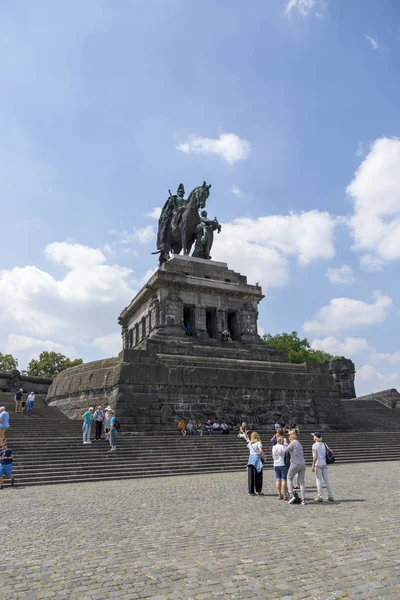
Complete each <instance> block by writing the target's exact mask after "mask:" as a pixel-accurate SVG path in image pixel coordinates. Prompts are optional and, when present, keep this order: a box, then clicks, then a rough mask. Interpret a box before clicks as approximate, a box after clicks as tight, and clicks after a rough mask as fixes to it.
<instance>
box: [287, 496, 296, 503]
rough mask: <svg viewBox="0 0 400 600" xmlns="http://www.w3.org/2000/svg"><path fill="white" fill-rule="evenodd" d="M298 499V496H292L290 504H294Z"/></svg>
mask: <svg viewBox="0 0 400 600" xmlns="http://www.w3.org/2000/svg"><path fill="white" fill-rule="evenodd" d="M295 500H296V496H292V497H291V498H289V502H288V504H293V502H294V501H295Z"/></svg>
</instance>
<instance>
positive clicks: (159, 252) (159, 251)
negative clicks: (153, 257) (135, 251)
mask: <svg viewBox="0 0 400 600" xmlns="http://www.w3.org/2000/svg"><path fill="white" fill-rule="evenodd" d="M161 252H162V250H156V252H152V254H161Z"/></svg>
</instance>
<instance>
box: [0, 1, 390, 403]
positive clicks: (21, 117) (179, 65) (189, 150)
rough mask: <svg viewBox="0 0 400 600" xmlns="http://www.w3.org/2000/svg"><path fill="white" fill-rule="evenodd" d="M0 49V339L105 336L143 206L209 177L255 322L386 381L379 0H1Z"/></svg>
mask: <svg viewBox="0 0 400 600" xmlns="http://www.w3.org/2000/svg"><path fill="white" fill-rule="evenodd" d="M0 56H1V60H0V81H1V89H2V93H1V94H0V130H1V136H0V198H1V209H2V210H1V216H2V219H1V221H2V234H1V236H0V251H1V254H0V256H1V263H0V267H1V269H2V271H1V273H0V342H1V344H0V351H3V352H8V351H10V352H12V353H13V354H14V355H15V356H17V357H18V358H19V364H20V366H21V367H24V366H26V363H27V361H28V360H29V359H30V358H31V357H32V356H36V355H37V354H38V353H39V352H40V351H41V350H42V349H56V350H59V351H61V352H64V353H66V354H69V355H71V356H72V355H73V356H76V355H78V356H82V357H83V358H84V360H89V359H96V358H101V357H103V356H109V355H111V354H114V355H115V354H116V353H117V352H118V350H119V348H120V334H119V330H118V326H117V317H118V314H119V313H120V311H121V310H122V308H124V306H126V304H127V303H128V302H129V300H130V299H131V297H132V295H133V294H134V293H135V292H136V291H137V290H138V289H140V287H141V285H143V283H144V282H145V281H146V279H147V277H148V275H149V272H151V270H152V269H154V268H155V267H156V263H157V261H156V258H155V257H154V256H152V255H151V251H152V250H154V245H155V230H156V225H157V220H156V219H155V218H154V216H155V215H156V214H157V210H156V209H157V207H160V206H161V205H162V204H163V203H164V201H165V200H166V197H167V190H168V188H170V189H176V187H177V186H178V184H179V183H180V182H181V181H182V182H183V183H184V184H185V187H186V191H187V193H188V192H189V191H190V190H191V189H192V188H194V187H195V186H197V185H199V183H201V182H202V181H203V180H204V179H205V180H206V181H207V182H211V183H212V190H211V196H210V198H209V201H208V205H207V208H208V211H209V214H210V216H212V217H213V216H217V217H218V219H219V220H220V221H221V222H222V223H223V231H222V233H221V235H220V236H218V239H217V241H216V244H215V247H214V248H213V257H214V258H215V259H218V260H225V261H226V262H228V264H229V266H230V268H234V269H235V270H238V271H240V272H241V273H243V274H246V275H247V276H248V278H249V281H250V282H253V283H254V282H255V281H259V282H260V283H261V284H262V286H263V290H264V293H265V294H266V299H265V300H264V301H263V303H262V305H261V309H260V319H259V322H260V326H261V327H262V330H263V331H268V332H272V333H277V332H282V331H291V330H294V329H295V330H297V331H298V332H299V333H300V334H301V335H304V336H307V337H308V339H309V340H310V341H311V342H312V343H313V346H314V347H320V348H323V349H325V350H327V351H331V352H332V353H334V354H337V353H340V354H346V355H347V356H349V357H350V358H352V359H353V360H354V361H355V363H356V367H357V371H358V373H357V391H358V392H359V393H364V392H365V393H366V392H369V391H377V390H378V389H383V388H387V387H396V386H400V351H399V349H398V342H397V340H398V329H399V316H400V313H399V308H400V294H399V283H398V278H396V275H397V272H398V261H399V259H400V220H399V214H400V141H399V139H398V136H400V131H399V128H400V124H399V108H398V97H399V79H398V64H399V58H400V7H399V5H398V3H397V2H396V1H395V0H353V1H352V2H338V1H335V0H325V1H324V2H322V1H320V0H252V1H251V2H249V1H248V0H220V1H219V2H212V1H211V0H203V1H202V2H195V1H192V0H146V1H144V0H140V1H139V0H137V1H135V0H130V1H129V0H125V1H124V2H119V3H116V2H112V1H111V0H85V2H78V1H77V0H72V1H71V2H68V3H65V2H58V3H55V2H50V0H36V2H35V3H26V2H22V0H13V1H11V0H6V1H4V2H2V4H1V5H0ZM152 215H153V216H152Z"/></svg>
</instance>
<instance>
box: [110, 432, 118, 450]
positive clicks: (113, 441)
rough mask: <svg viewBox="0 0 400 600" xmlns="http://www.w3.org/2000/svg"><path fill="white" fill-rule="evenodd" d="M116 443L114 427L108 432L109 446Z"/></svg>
mask: <svg viewBox="0 0 400 600" xmlns="http://www.w3.org/2000/svg"><path fill="white" fill-rule="evenodd" d="M116 445H117V430H116V429H115V428H114V429H111V432H110V446H111V447H113V446H116Z"/></svg>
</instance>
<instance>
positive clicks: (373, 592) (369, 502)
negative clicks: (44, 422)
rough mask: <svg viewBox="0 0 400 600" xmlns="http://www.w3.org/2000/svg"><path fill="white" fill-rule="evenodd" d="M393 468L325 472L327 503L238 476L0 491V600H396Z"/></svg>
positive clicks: (268, 479)
mask: <svg viewBox="0 0 400 600" xmlns="http://www.w3.org/2000/svg"><path fill="white" fill-rule="evenodd" d="M399 467H400V463H397V462H387V463H383V464H378V463H371V464H362V465H340V466H339V465H335V466H332V467H330V473H331V480H332V484H333V490H334V492H335V497H336V499H337V500H338V501H337V502H336V503H332V504H331V503H327V502H324V503H322V504H314V503H312V498H313V497H314V496H315V487H314V475H313V474H312V473H311V469H309V468H308V469H307V473H306V485H307V495H308V498H309V499H310V503H309V504H307V505H306V506H300V505H290V506H289V505H288V504H286V503H285V502H283V501H279V500H278V499H277V498H276V497H275V494H274V479H273V473H272V472H271V470H269V471H266V472H265V473H264V492H266V494H267V495H266V496H265V497H252V496H249V495H248V494H247V490H246V472H245V471H243V472H241V473H227V474H223V475H216V474H214V475H197V476H187V477H165V478H162V479H141V480H127V481H113V482H110V483H88V484H76V485H75V484H70V485H59V486H49V487H34V488H22V489H18V488H15V489H13V488H6V489H4V490H3V491H1V496H0V499H1V500H0V501H1V506H2V516H1V519H0V530H1V535H2V541H3V547H2V556H1V563H2V566H1V571H0V572H1V575H0V597H1V598H7V599H12V600H14V599H15V600H16V599H18V598H32V599H33V600H36V599H39V598H57V599H61V598H65V599H70V598H79V599H80V600H88V599H89V598H91V599H93V600H97V599H99V600H100V599H108V598H123V599H124V600H128V599H129V600H134V599H139V598H152V599H153V600H169V599H171V600H173V599H176V600H179V599H189V598H193V599H195V600H209V599H214V598H215V599H217V598H218V599H221V598H222V599H228V600H231V599H242V598H253V599H258V600H261V599H263V600H264V599H266V598H267V599H275V598H280V599H281V600H295V599H303V598H304V599H306V598H307V599H308V598H309V599H318V600H319V599H321V600H329V599H337V598H353V599H356V598H357V599H358V598H359V599H364V598H382V599H384V600H387V599H390V598H396V599H398V598H400V548H399V532H400V528H399V510H398V505H399V498H400V496H399V485H400V484H399V477H398V474H399V470H400V469H399Z"/></svg>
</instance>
